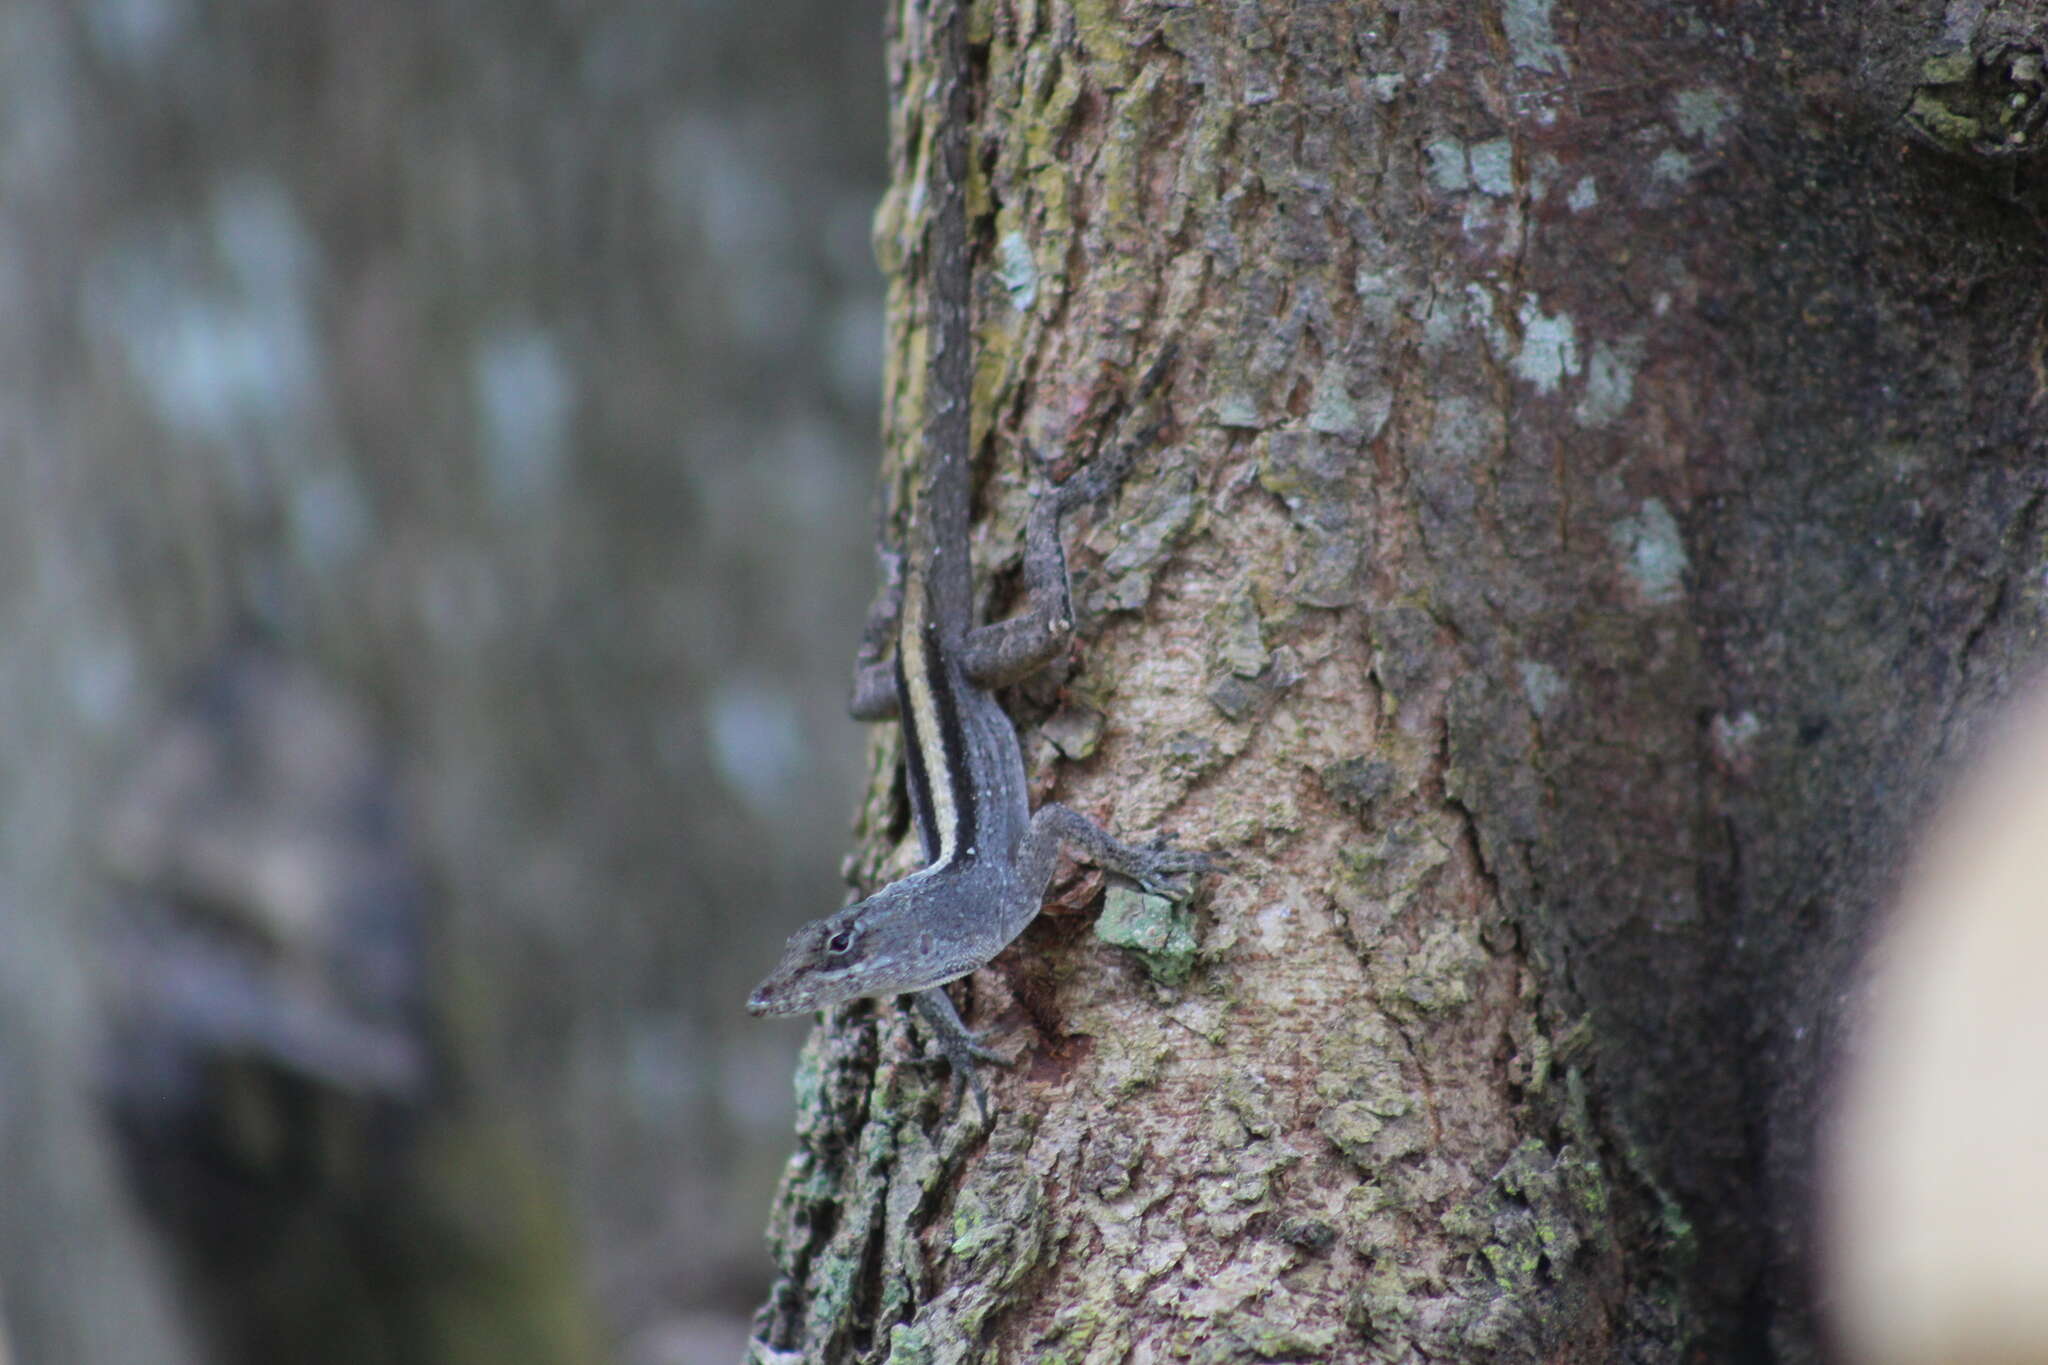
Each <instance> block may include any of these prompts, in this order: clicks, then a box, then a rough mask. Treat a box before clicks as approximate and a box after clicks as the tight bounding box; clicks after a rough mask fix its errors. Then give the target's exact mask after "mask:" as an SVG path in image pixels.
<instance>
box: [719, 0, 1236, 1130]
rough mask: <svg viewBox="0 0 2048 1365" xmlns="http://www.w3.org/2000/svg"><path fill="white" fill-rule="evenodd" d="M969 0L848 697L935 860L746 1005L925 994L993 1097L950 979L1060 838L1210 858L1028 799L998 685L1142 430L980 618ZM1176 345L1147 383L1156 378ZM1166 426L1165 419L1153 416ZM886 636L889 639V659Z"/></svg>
mask: <svg viewBox="0 0 2048 1365" xmlns="http://www.w3.org/2000/svg"><path fill="white" fill-rule="evenodd" d="M964 8H965V6H964V5H960V6H956V7H954V8H953V10H952V12H951V14H950V15H949V17H948V19H947V21H946V30H945V33H944V34H943V36H942V41H943V43H944V48H943V51H942V58H941V68H942V79H943V80H944V81H945V82H946V87H947V88H946V89H945V91H944V99H943V101H942V103H941V108H942V110H943V114H942V118H943V122H942V124H941V126H940V127H939V129H938V131H937V137H936V142H935V146H934V152H935V155H934V157H933V160H934V163H935V165H934V168H933V169H934V174H933V182H934V184H933V188H934V212H933V224H932V236H931V242H930V247H931V249H930V252H929V255H928V258H927V259H928V264H927V274H926V279H927V281H928V290H929V295H930V308H931V320H930V335H931V347H932V353H931V369H930V381H929V385H928V390H927V403H928V405H929V406H928V410H927V420H926V425H925V444H926V452H927V457H928V466H929V468H928V473H927V477H926V479H925V484H924V488H923V490H922V492H921V494H920V496H919V498H918V501H917V504H916V507H915V517H914V524H913V530H912V550H913V553H912V555H911V564H910V569H909V572H908V575H907V579H906V577H905V576H904V575H902V574H900V573H898V572H896V571H895V565H896V560H895V557H894V556H888V555H885V584H886V586H885V589H884V592H883V594H882V597H881V599H880V600H879V601H878V602H877V604H876V609H875V611H874V613H873V614H872V616H871V617H870V620H869V623H868V632H867V637H866V639H865V641H864V643H863V645H862V649H861V652H860V657H859V661H858V667H857V669H856V673H855V682H854V693H853V700H852V704H851V707H850V710H851V711H852V712H853V715H854V716H855V718H857V719H860V720H870V721H879V720H890V719H894V720H897V721H900V722H901V724H902V726H903V731H904V745H903V748H904V758H905V767H906V769H907V775H908V778H909V787H910V803H911V811H912V814H913V816H914V817H915V820H916V824H917V830H918V836H919V839H920V841H921V842H922V844H923V847H924V856H925V858H926V860H927V865H926V866H925V867H924V868H922V869H920V870H919V871H917V872H914V873H912V874H911V875H909V876H907V877H905V878H903V879H902V880H900V881H896V882H891V883H890V884H889V885H887V886H885V887H883V888H882V889H881V890H879V891H877V892H876V893H875V894H874V895H872V896H869V897H868V898H867V899H865V900H863V901H860V902H858V903H856V904H854V905H850V906H847V907H846V908H845V909H843V910H840V911H838V912H837V913H835V914H831V915H827V916H826V917H824V918H823V919H819V920H814V921H812V922H811V923H809V924H806V925H805V926H804V927H803V928H801V929H799V930H797V932H796V933H795V934H794V935H792V936H791V937H790V940H789V944H788V946H787V947H786V948H784V950H783V954H782V960H781V961H780V962H778V963H777V964H776V967H775V970H774V971H772V972H770V973H769V974H768V977H767V979H766V980H764V981H763V982H762V983H761V984H760V985H759V986H757V987H755V989H754V993H753V994H752V995H751V996H749V997H748V999H747V1009H748V1012H749V1013H752V1014H756V1015H763V1014H802V1013H806V1012H809V1011H812V1010H817V1009H821V1008H823V1007H825V1006H828V1005H833V1004H837V1003H840V1002H841V1001H846V1000H856V999H861V998H864V997H869V996H886V995H900V994H912V993H914V994H915V1003H916V1005H917V1008H918V1012H919V1013H920V1014H921V1015H922V1016H923V1017H924V1019H925V1020H926V1022H927V1023H928V1024H929V1025H930V1026H931V1028H932V1030H933V1032H934V1033H935V1034H936V1035H937V1040H938V1043H939V1046H940V1048H941V1050H942V1051H943V1052H944V1053H945V1055H946V1058H947V1060H948V1061H949V1062H951V1063H952V1066H953V1069H954V1071H955V1073H956V1074H957V1075H959V1076H960V1077H961V1078H962V1079H963V1080H964V1081H965V1083H966V1085H967V1086H968V1087H969V1088H971V1089H972V1090H973V1091H974V1093H975V1098H976V1100H977V1101H978V1103H979V1104H980V1106H981V1107H982V1109H983V1110H984V1111H985V1110H986V1108H987V1097H986V1093H985V1091H984V1090H983V1089H982V1086H981V1082H980V1079H979V1078H978V1076H977V1075H976V1074H975V1069H974V1064H975V1061H976V1060H977V1059H981V1060H998V1059H997V1058H995V1057H994V1056H993V1055H992V1054H990V1053H988V1052H986V1051H984V1050H983V1049H982V1048H981V1047H979V1046H978V1045H977V1043H976V1041H975V1038H974V1035H972V1034H971V1033H969V1032H968V1030H967V1028H966V1026H965V1025H964V1024H963V1023H962V1022H961V1020H960V1015H959V1012H958V1011H957V1010H956V1009H955V1008H954V1006H953V1002H952V999H951V998H950V997H949V996H948V995H947V994H946V992H945V990H944V986H945V983H946V982H948V981H953V980H956V979H957V978H959V977H962V976H965V975H967V974H968V973H969V972H972V971H974V970H975V969H976V968H977V967H980V966H981V965H982V964H983V963H985V962H987V961H989V959H991V958H993V957H994V956H995V955H996V954H997V953H999V952H1001V951H1002V949H1003V948H1004V946H1005V945H1007V944H1008V943H1009V942H1010V941H1011V940H1012V939H1014V938H1016V937H1017V935H1018V934H1020V933H1022V932H1023V931H1024V927H1025V926H1026V925H1028V924H1029V923H1030V922H1031V921H1032V919H1033V918H1034V917H1036V916H1037V914H1038V911H1039V908H1040V906H1041V905H1042V904H1043V902H1044V898H1045V888H1046V884H1047V883H1048V882H1049V881H1050V880H1051V878H1052V874H1053V870H1054V864H1055V862H1056V860H1057V858H1058V854H1059V849H1060V847H1061V845H1063V844H1067V845H1073V846H1075V847H1077V848H1078V849H1080V850H1081V851H1082V852H1084V853H1085V854H1086V855H1087V856H1088V857H1089V858H1090V859H1091V860H1093V861H1094V862H1095V863H1096V864H1097V865H1099V866H1101V867H1103V868H1105V869H1107V870H1109V871H1112V872H1116V873H1121V874H1123V875H1125V876H1129V877H1132V878H1134V879H1136V880H1137V881H1138V882H1139V883H1140V884H1141V885H1143V886H1144V887H1145V888H1146V889H1148V890H1150V891H1154V892H1159V893H1165V894H1172V895H1185V894H1186V890H1187V888H1186V880H1187V879H1188V878H1189V877H1190V876H1191V875H1193V874H1195V873H1199V872H1201V871H1203V870H1205V869H1206V868H1208V867H1209V866H1211V860H1210V859H1208V858H1207V857H1205V856H1204V855H1202V854H1199V853H1193V852H1188V851H1183V850H1179V849H1174V848H1169V847H1166V846H1164V845H1162V844H1154V845H1151V846H1146V847H1139V846H1134V845H1131V844H1126V843H1123V842H1121V841H1119V840H1117V839H1115V838H1113V837H1111V836H1110V835H1109V834H1108V833H1107V832H1106V831H1104V830H1103V829H1102V828H1101V827H1100V826H1098V825H1097V824H1095V822H1094V821H1092V820H1090V819H1088V818H1087V817H1086V816H1084V815H1082V814H1081V813H1080V812H1078V811H1075V810H1072V809H1070V808H1068V807H1066V806H1062V805H1058V804H1054V803H1050V802H1049V803H1047V804H1045V805H1042V806H1040V807H1039V808H1038V809H1037V811H1035V812H1034V811H1032V810H1031V807H1030V801H1029V797H1028V794H1027V792H1026V788H1025V779H1024V760H1023V756H1022V754H1021V752H1020V751H1019V749H1018V746H1017V732H1016V728H1015V727H1014V726H1013V725H1012V724H1011V722H1010V718H1009V717H1008V716H1007V715H1005V714H1004V712H1003V709H1002V707H1001V706H1000V705H999V704H998V703H997V701H996V699H995V697H994V696H993V695H992V689H994V688H996V687H1000V686H1003V685H1005V684H1007V683H1010V682H1014V681H1016V680H1018V679H1019V678H1022V677H1024V676H1025V675H1027V674H1029V673H1031V672H1032V671H1034V670H1035V669H1037V668H1039V667H1040V666H1042V665H1044V664H1045V663H1046V662H1047V661H1049V660H1050V659H1052V658H1053V657H1054V656H1055V655H1056V654H1058V653H1059V652H1060V651H1061V650H1062V649H1063V648H1065V646H1066V644H1067V641H1068V639H1069V637H1070V636H1071V634H1072V631H1073V606H1072V603H1071V600H1070V595H1069V586H1068V581H1067V563H1066V551H1065V548H1064V546H1063V545H1062V544H1061V541H1060V521H1061V518H1062V516H1063V514H1064V513H1066V512H1067V511H1068V510H1069V509H1071V508H1072V507H1074V506H1076V505H1078V504H1079V503H1081V502H1084V501H1089V500H1092V499H1094V498H1097V497H1100V496H1102V495H1103V494H1106V493H1108V492H1110V491H1112V490H1114V489H1115V488H1116V486H1117V485H1118V484H1119V483H1120V482H1121V481H1122V479H1123V476H1124V475H1125V473H1126V472H1127V471H1128V469H1129V466H1130V463H1131V461H1132V459H1133V458H1134V457H1135V455H1136V453H1137V450H1138V448H1139V447H1140V446H1141V445H1142V444H1143V443H1144V442H1145V440H1146V439H1147V438H1148V437H1149V436H1150V435H1151V434H1152V432H1151V431H1149V430H1148V431H1147V432H1145V433H1144V434H1142V435H1140V436H1139V437H1138V438H1136V439H1134V440H1132V441H1130V442H1126V443H1123V444H1122V445H1120V446H1118V447H1117V448H1115V449H1114V450H1112V451H1110V452H1108V453H1106V454H1104V455H1103V456H1101V457H1099V458H1098V459H1097V461H1096V463H1095V464H1094V465H1092V466H1090V467H1089V468H1087V469H1085V470H1083V471H1081V472H1080V473H1078V474H1075V475H1073V476H1072V477H1070V478H1068V479H1067V480H1066V481H1065V482H1064V483H1061V484H1059V485H1058V486H1057V487H1054V488H1051V489H1048V490H1045V491H1043V492H1041V493H1040V494H1039V495H1038V497H1037V500H1036V501H1035V502H1034V504H1033V505H1032V509H1031V513H1030V517H1029V520H1028V522H1027V525H1026V532H1025V556H1024V578H1025V585H1026V593H1027V604H1026V606H1025V608H1024V609H1023V610H1022V611H1021V612H1020V613H1018V614H1017V615H1016V616H1014V617H1011V618H1010V619H1008V620H1004V621H999V622H995V623H993V624H990V625H983V626H976V625H975V624H974V604H973V581H972V574H971V567H972V566H971V565H970V564H969V562H968V553H967V531H968V523H969V519H970V516H971V510H970V489H969V479H970V474H969V469H968V457H969V449H968V448H969V444H970V440H971V427H970V412H969V404H970V394H971V379H972V370H971V366H970V363H969V362H970V353H969V308H970V302H971V298H970V293H969V275H968V271H969V263H968V247H967V230H966V193H965V186H966V177H967V137H966V125H967V93H968V92H967V82H966V65H967V62H966V49H967V37H966V27H965V21H964V18H963V17H962V14H961V11H962V10H963V9H964ZM1171 359H1172V349H1171V348H1170V347H1169V348H1168V349H1167V352H1166V353H1165V354H1164V355H1162V356H1161V357H1160V359H1159V360H1158V361H1156V362H1155V363H1154V364H1153V365H1152V367H1151V369H1150V370H1149V371H1148V373H1147V374H1146V376H1145V378H1144V380H1143V381H1141V383H1140V385H1139V395H1138V401H1139V403H1141V404H1142V403H1143V402H1144V401H1145V400H1146V399H1147V398H1149V397H1150V396H1151V394H1152V392H1153V391H1154V390H1155V389H1156V388H1157V387H1158V385H1159V381H1160V379H1161V378H1162V377H1163V375H1164V373H1165V370H1166V367H1167V365H1168V363H1169V362H1170V361H1171ZM1155 429H1156V428H1155ZM892 636H893V643H894V655H893V657H892V658H888V659H884V658H883V657H882V656H883V652H884V650H885V649H887V648H888V646H889V644H890V642H891V638H892Z"/></svg>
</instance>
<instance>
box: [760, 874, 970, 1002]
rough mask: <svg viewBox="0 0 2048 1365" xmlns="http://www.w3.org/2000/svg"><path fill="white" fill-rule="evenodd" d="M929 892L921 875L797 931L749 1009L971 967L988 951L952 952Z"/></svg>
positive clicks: (825, 998) (834, 996)
mask: <svg viewBox="0 0 2048 1365" xmlns="http://www.w3.org/2000/svg"><path fill="white" fill-rule="evenodd" d="M926 893H927V888H926V887H925V886H923V885H922V884H921V883H920V881H919V879H916V878H907V879H905V880H904V881H901V882H897V883H895V884H893V885H890V886H885V887H883V888H882V889H881V890H880V891H877V892H876V893H875V894H874V895H872V896H870V897H868V898H867V899H866V900H864V901H861V902H860V903H859V904H857V905H849V906H847V907H846V908H845V909H844V910H841V911H839V912H837V913H836V914H831V915H827V916H826V917H825V918H823V919H818V920H812V921H811V922H810V923H809V924H806V925H805V926H804V927H803V928H801V929H799V930H797V931H796V932H795V933H794V934H791V935H790V936H789V942H788V944H787V945H785V946H784V947H783V950H782V960H781V961H780V962H777V963H776V964H775V970H774V971H772V972H770V973H768V976H767V978H766V979H765V980H763V981H762V982H761V984H760V985H758V986H756V987H754V993H753V994H752V995H750V996H748V997H747V1013H749V1014H757V1015H758V1014H807V1013H809V1012H810V1011H812V1010H819V1009H823V1008H825V1007H826V1006H827V1005H836V1004H839V1003H840V1002H841V1001H845V1000H859V999H862V998H865V997H867V996H876V995H902V994H907V993H909V992H911V991H921V990H923V989H925V988H926V987H927V986H937V985H940V984H942V983H944V982H947V981H951V980H952V979H953V978H954V977H956V976H960V975H963V974H964V973H966V972H969V971H972V970H973V969H974V968H975V967H976V966H978V965H979V964H980V963H981V962H982V961H983V960H984V958H985V957H986V956H987V954H983V956H982V957H975V956H972V955H971V952H970V953H968V954H963V953H962V952H960V951H959V950H958V948H957V945H956V947H955V948H954V950H953V951H948V949H947V946H946V944H945V942H944V938H945V936H944V935H943V934H939V933H935V932H933V930H934V927H935V926H934V924H933V923H932V920H931V918H930V916H929V914H928V913H923V911H924V910H925V906H924V900H925V896H926ZM996 946H1000V945H996ZM990 951H993V949H991V950H990ZM963 956H965V957H966V960H965V961H964V962H963V961H962V958H963Z"/></svg>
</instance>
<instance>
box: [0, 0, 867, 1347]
mask: <svg viewBox="0 0 2048 1365" xmlns="http://www.w3.org/2000/svg"><path fill="white" fill-rule="evenodd" d="M881 28H882V20H881V16H880V14H879V13H878V12H877V11H876V10H875V9H874V8H873V7H870V6H865V5H847V4H843V3H834V2H833V0H681V2H679V0H602V2H601V3H579V2H578V0H489V3H486V2H485V0H402V2H401V0H348V3H341V2H340V0H305V2H304V3H298V4H291V5H277V4H265V3H256V0H228V2H227V3H218V2H216V3H206V4H202V3H198V0H10V2H9V3H7V4H6V5H4V6H0V391H4V396H0V612H4V616H0V622H4V624H0V696H4V697H5V699H6V718H5V720H4V722H0V1182H4V1183H0V1189H4V1195H0V1358H6V1357H7V1356H8V1355H9V1354H10V1348H11V1358H12V1360H13V1361H15V1362H18V1363H19V1365H42V1363H43V1362H60V1363H72V1365H99V1363H100V1362H119V1363H120V1365H156V1363H157V1362H193V1363H195V1365H197V1363H199V1362H216V1361H218V1362H241V1361H277V1360H293V1361H323V1360H333V1361H337V1362H339V1361H347V1362H370V1363H371V1365H374V1363H375V1362H383V1361H393V1362H397V1361H421V1362H429V1361H431V1362H442V1361H451V1362H452V1361H469V1360H479V1361H481V1360H486V1359H488V1360H492V1361H509V1362H522V1361H556V1360H577V1361H581V1360H604V1361H618V1362H626V1363H627V1365H670V1363H671V1362H697V1361H714V1360H716V1361H731V1360H733V1359H736V1358H737V1356H738V1353H739V1352H740V1350H741V1346H742V1342H743V1339H744V1334H745V1325H746V1318H747V1315H748V1314H749V1312H750V1311H751V1309H752V1307H753V1306H754V1304H755V1303H756V1302H757V1300H758V1298H759V1296H760V1295H761V1293H762V1292H763V1290H764V1289H765V1287H766V1284H767V1274H768V1262H767V1258H766V1255H765V1253H764V1251H763V1250H762V1247H761V1234H760V1229H761V1227H762V1226H763V1223H764V1221H765V1215H766V1210H767V1204H768V1200H769V1198H770V1196H771V1193H772V1189H773V1183H774V1180H775V1178H776V1176H777V1174H778V1172H779V1169H780V1166H781V1163H782V1161H783V1158H784V1156H785V1155H786V1153H787V1152H788V1151H789V1149H790V1139H789V1137H788V1131H789V1122H790V1075H791V1067H792V1062H793V1059H794V1054H795V1049H796V1045H797V1042H798V1040H799V1038H800V1036H801V1034H802V1031H803V1026H802V1025H801V1024H800V1023H789V1022H786V1021H784V1022H778V1023H766V1022H761V1021H755V1020H751V1019H749V1018H747V1017H746V1016H745V1014H744V1013H743V1011H742V1008H741V1001H742V999H743V998H744V995H745V993H746V990H747V988H748V987H749V986H750V985H751V984H752V982H753V980H754V979H755V978H756V977H757V976H758V975H759V974H760V972H761V971H762V970H764V969H765V966H766V965H767V963H768V962H769V960H770V958H771V956H772V953H773V948H774V945H775V944H777V943H779V941H780V940H781V938H782V937H783V936H784V935H785V934H786V933H787V932H788V931H789V929H790V928H792V927H793V926H794V925H795V924H796V923H797V922H798V921H800V920H802V919H805V918H809V917H811V916H813V915H815V914H817V913H819V912H820V911H821V910H822V909H824V908H827V907H829V906H831V905H835V904H837V903H838V902H839V900H840V899H841V885H840V880H839V877H838V873H837V867H838V861H839V858H840V856H841V854H842V853H843V851H844V850H845V847H846V844H847V833H846V832H847V827H848V818H849V816H850V813H851V811H852V800H853V791H854V788H855V785H856V781H857V779H858V777H859V774H860V768H861V765H862V761H863V760H862V753H863V748H862V746H863V743H864V741H863V737H862V733H861V730H860V728H859V727H858V726H856V725H854V724H852V723H851V722H849V721H848V720H846V719H845V716H844V711H843V698H844V693H845V686H846V682H847V678H848V676H849V667H850V660H851V657H852V649H853V644H854V638H855V635H856V633H857V630H858V627H859V625H860V623H861V620H862V617H863V613H864V610H865V606H866V601H867V598H868V595H869V593H870V591H871V587H872V583H873V573H872V569H871V556H870V550H869V546H870V541H871V531H872V517H871V514H870V512H869V511H868V508H869V506H870V500H871V497H870V486H871V481H872V474H873V469H874V464H875V445H876V438H875V433H876V430H877V426H878V418H877V411H876V401H877V397H878V394H879V390H880V375H879V366H880V357H881V282H880V279H879V277H878V275H877V272H876V270H875V267H874V264H873V259H872V253H871V251H870V248H869V222H870V218H871V214H872V210H873V206H874V204H875V202H876V200H877V197H878V195H879V193H880V190H881V175H882V171H883V146H882V138H883V130H884V111H883V90H882V80H881V78H882V51H881V46H882V31H881Z"/></svg>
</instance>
